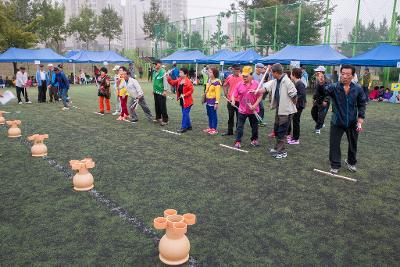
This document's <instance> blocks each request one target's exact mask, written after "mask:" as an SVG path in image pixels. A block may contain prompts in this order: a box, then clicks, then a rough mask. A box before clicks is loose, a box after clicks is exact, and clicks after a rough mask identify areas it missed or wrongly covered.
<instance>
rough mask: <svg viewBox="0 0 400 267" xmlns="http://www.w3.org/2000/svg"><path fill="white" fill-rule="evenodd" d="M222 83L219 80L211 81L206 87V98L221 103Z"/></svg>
mask: <svg viewBox="0 0 400 267" xmlns="http://www.w3.org/2000/svg"><path fill="white" fill-rule="evenodd" d="M221 85H222V83H221V81H220V80H219V79H214V80H212V81H211V80H209V81H208V82H207V86H206V98H207V99H215V103H216V104H218V103H219V99H220V98H221Z"/></svg>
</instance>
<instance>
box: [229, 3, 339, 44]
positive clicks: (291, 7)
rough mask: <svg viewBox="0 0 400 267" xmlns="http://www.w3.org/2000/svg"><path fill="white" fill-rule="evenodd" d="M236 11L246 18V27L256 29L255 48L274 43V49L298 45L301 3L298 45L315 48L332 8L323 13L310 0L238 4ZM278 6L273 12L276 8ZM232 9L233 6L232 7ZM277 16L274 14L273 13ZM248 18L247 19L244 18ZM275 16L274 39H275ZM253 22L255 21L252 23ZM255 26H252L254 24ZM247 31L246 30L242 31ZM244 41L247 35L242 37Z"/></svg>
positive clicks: (322, 7) (323, 9)
mask: <svg viewBox="0 0 400 267" xmlns="http://www.w3.org/2000/svg"><path fill="white" fill-rule="evenodd" d="M237 2H238V7H240V9H238V8H237V10H239V11H241V12H242V13H244V14H242V16H247V18H248V20H249V23H248V24H246V26H247V25H249V27H253V25H255V33H256V38H257V46H260V47H269V46H272V45H273V44H274V43H275V44H276V46H277V48H279V47H283V46H284V45H287V44H296V43H297V29H298V18H299V8H300V3H301V20H300V40H299V41H300V43H301V44H316V43H319V42H320V30H321V28H323V27H324V26H325V15H326V13H327V12H328V13H329V14H331V13H332V12H333V8H330V9H329V10H327V9H326V7H325V6H324V5H321V2H315V1H310V0H303V1H301V0H252V1H237ZM276 6H278V8H277V9H276V8H275V7H276ZM234 7H235V6H234ZM276 12H277V13H276ZM246 14H247V15H246ZM275 15H277V16H276V17H277V19H276V36H275ZM254 18H255V20H254ZM253 23H254V24H253ZM245 30H246V31H247V27H245ZM245 38H247V35H245Z"/></svg>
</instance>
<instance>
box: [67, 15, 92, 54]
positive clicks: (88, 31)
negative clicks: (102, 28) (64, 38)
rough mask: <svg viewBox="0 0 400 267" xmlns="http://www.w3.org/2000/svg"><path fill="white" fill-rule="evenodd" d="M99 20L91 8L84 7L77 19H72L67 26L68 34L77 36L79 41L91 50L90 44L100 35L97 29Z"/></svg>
mask: <svg viewBox="0 0 400 267" xmlns="http://www.w3.org/2000/svg"><path fill="white" fill-rule="evenodd" d="M97 22H98V18H97V16H96V14H95V13H94V11H93V10H92V9H90V8H89V7H83V8H82V9H81V12H80V13H79V15H78V16H77V17H72V18H71V19H70V21H69V23H68V25H67V29H68V32H69V33H71V34H77V37H76V38H77V40H78V41H80V42H82V43H85V45H86V49H89V46H90V42H92V41H94V40H95V39H96V37H97V36H98V35H99V30H98V27H97Z"/></svg>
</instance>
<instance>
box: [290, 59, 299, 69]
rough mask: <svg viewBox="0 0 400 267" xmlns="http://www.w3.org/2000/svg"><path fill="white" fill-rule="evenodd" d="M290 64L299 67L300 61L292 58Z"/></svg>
mask: <svg viewBox="0 0 400 267" xmlns="http://www.w3.org/2000/svg"><path fill="white" fill-rule="evenodd" d="M290 66H291V67H292V68H300V61H298V60H292V61H290Z"/></svg>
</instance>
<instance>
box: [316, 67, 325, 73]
mask: <svg viewBox="0 0 400 267" xmlns="http://www.w3.org/2000/svg"><path fill="white" fill-rule="evenodd" d="M325 70H326V69H325V67H324V66H318V68H316V69H314V71H315V72H325Z"/></svg>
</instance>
